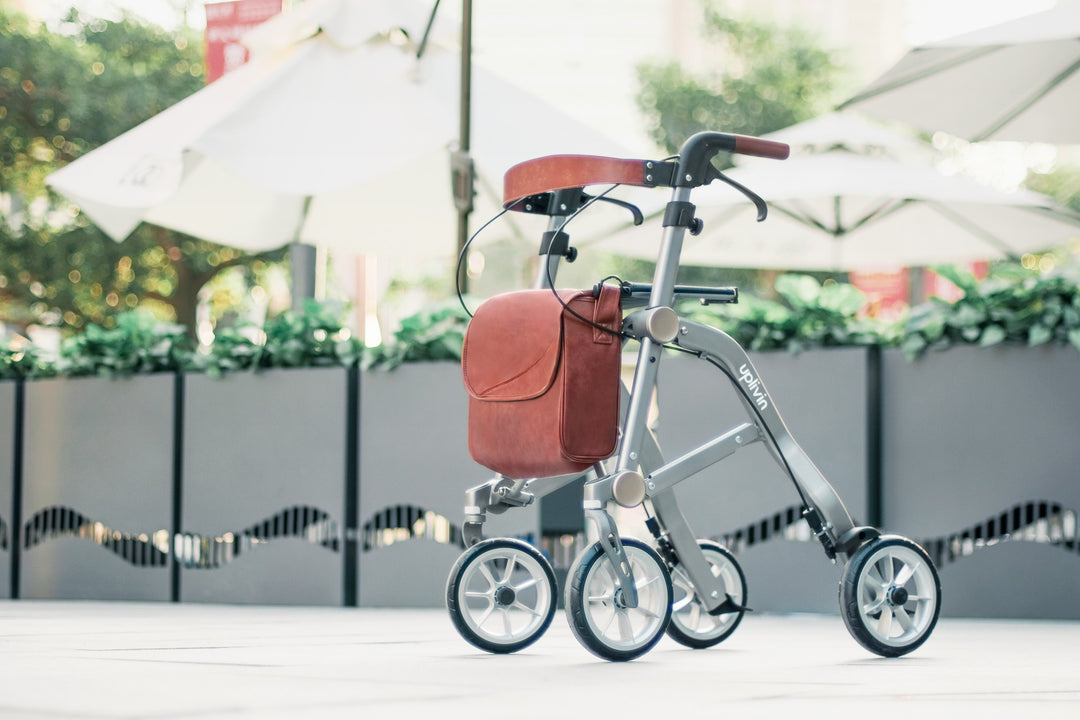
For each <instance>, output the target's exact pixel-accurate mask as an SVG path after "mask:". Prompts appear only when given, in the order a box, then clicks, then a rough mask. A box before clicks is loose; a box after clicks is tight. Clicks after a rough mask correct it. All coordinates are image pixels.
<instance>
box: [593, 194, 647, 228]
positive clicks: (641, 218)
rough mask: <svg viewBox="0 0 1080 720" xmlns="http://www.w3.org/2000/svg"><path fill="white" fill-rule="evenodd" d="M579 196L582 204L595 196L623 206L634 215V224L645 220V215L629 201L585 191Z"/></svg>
mask: <svg viewBox="0 0 1080 720" xmlns="http://www.w3.org/2000/svg"><path fill="white" fill-rule="evenodd" d="M581 198H582V204H584V203H585V202H587V201H589V200H592V199H594V198H595V199H597V200H603V201H604V202H609V203H611V204H612V205H618V206H619V207H621V208H625V209H627V210H629V211H630V214H631V215H633V216H634V224H635V225H640V224H641V223H643V222H645V216H644V215H642V214H641V210H640V209H638V206H637V205H633V204H631V203H628V202H626V201H625V200H619V199H618V198H612V197H607V196H601V197H596V196H594V195H590V194H588V193H585V192H583V193H581Z"/></svg>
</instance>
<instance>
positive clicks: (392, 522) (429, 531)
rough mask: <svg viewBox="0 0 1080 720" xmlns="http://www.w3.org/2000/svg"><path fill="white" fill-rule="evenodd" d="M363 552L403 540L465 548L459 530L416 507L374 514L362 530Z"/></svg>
mask: <svg viewBox="0 0 1080 720" xmlns="http://www.w3.org/2000/svg"><path fill="white" fill-rule="evenodd" d="M361 539H362V547H363V550H364V552H371V551H372V550H379V549H381V548H385V547H389V546H390V545H393V544H395V543H400V542H404V541H406V540H414V539H424V540H432V541H434V542H437V543H441V544H444V545H456V546H457V547H461V548H464V547H465V539H464V538H463V537H462V535H461V530H460V528H458V527H457V526H456V525H454V524H453V523H452V522H450V521H449V520H447V519H446V518H445V517H443V516H442V515H439V514H438V513H435V512H432V511H430V510H425V509H424V508H421V507H417V506H415V505H392V506H391V507H388V508H386V509H384V510H380V511H379V512H377V513H376V514H375V515H374V516H373V517H372V518H371V519H370V520H368V521H367V522H366V523H364V526H363V528H362V529H361Z"/></svg>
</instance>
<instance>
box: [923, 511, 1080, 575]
mask: <svg viewBox="0 0 1080 720" xmlns="http://www.w3.org/2000/svg"><path fill="white" fill-rule="evenodd" d="M1078 516H1080V514H1078V513H1077V511H1076V510H1073V509H1071V508H1065V507H1062V506H1061V504H1059V503H1056V502H1050V501H1048V500H1029V501H1027V502H1021V503H1017V504H1016V505H1013V506H1012V507H1011V508H1008V509H1006V510H1003V511H1002V512H1001V513H999V514H997V515H993V516H991V517H989V518H987V519H986V520H984V521H982V522H980V523H977V524H975V525H973V526H971V527H970V528H967V529H965V530H961V531H959V532H956V533H952V534H951V535H948V536H947V537H942V538H930V539H924V540H921V541H920V544H921V545H922V546H923V547H924V548H925V549H926V552H928V553H929V554H930V557H931V558H932V559H933V560H934V563H935V564H936V565H937V566H938V567H941V566H942V565H945V564H948V563H951V562H953V561H955V560H957V559H959V558H962V557H967V556H968V555H971V554H972V553H974V552H975V551H976V550H978V549H980V548H985V547H993V546H994V545H997V544H999V543H1002V542H1006V541H1020V542H1034V543H1041V544H1044V545H1052V546H1054V547H1060V548H1062V549H1063V550H1068V551H1069V552H1077V550H1078V549H1080V528H1078V527H1077V518H1078Z"/></svg>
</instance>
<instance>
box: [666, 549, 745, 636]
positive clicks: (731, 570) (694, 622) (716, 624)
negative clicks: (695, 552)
mask: <svg viewBox="0 0 1080 720" xmlns="http://www.w3.org/2000/svg"><path fill="white" fill-rule="evenodd" d="M698 546H699V547H700V548H701V552H702V554H703V555H704V556H705V560H706V562H708V563H709V568H710V569H711V570H712V574H713V575H714V576H716V577H718V578H720V580H721V581H722V582H723V584H724V591H725V592H726V593H727V595H728V597H729V598H730V599H731V602H732V604H733V606H734V608H735V609H733V610H731V611H730V612H724V613H721V614H718V615H711V614H709V611H708V610H706V609H705V605H704V603H702V601H701V598H700V597H698V595H697V592H696V589H695V588H694V583H693V582H692V581H691V580H690V576H689V575H687V574H686V571H685V570H683V568H682V567H681V566H680V565H676V566H675V568H674V569H673V570H672V572H671V584H672V586H673V587H674V589H675V601H674V602H673V603H672V604H671V605H672V606H671V624H670V625H668V629H667V634H668V636H669V637H671V638H672V639H673V640H675V641H676V642H678V643H680V644H682V645H685V646H686V647H691V648H699V649H700V648H708V647H712V646H713V645H718V644H719V643H721V642H723V641H724V640H726V639H727V638H728V636H729V635H731V633H733V632H735V628H737V627H738V626H739V622H740V621H742V618H743V614H744V613H745V612H746V576H745V575H744V574H743V571H742V568H741V567H740V566H739V563H738V562H737V561H736V560H735V557H734V556H733V555H732V554H731V553H730V552H728V551H727V549H725V548H724V546H722V545H719V544H717V543H714V542H711V541H709V540H699V541H698Z"/></svg>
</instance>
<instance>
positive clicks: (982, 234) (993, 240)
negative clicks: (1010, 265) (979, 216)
mask: <svg viewBox="0 0 1080 720" xmlns="http://www.w3.org/2000/svg"><path fill="white" fill-rule="evenodd" d="M927 205H928V206H930V207H932V208H934V209H935V210H937V211H938V212H939V213H940V214H942V215H944V216H945V217H946V218H948V219H949V220H952V221H953V222H954V223H956V224H957V225H959V226H960V227H962V228H964V229H965V230H967V231H968V232H970V233H971V234H972V235H974V236H976V237H979V238H982V239H983V241H985V242H986V244H987V245H989V246H990V247H992V248H994V249H995V250H997V251H998V252H1000V253H1001V254H1002V255H1004V256H1005V257H1006V258H1009V259H1011V260H1016V259H1018V258H1017V255H1016V253H1015V252H1013V249H1012V248H1011V247H1009V246H1008V245H1007V244H1006V243H1005V242H1003V241H1002V240H1000V239H998V237H997V236H996V235H994V234H993V233H990V232H988V231H987V230H984V229H983V228H981V227H979V226H978V225H976V224H975V223H973V222H971V221H970V220H968V219H967V218H966V217H964V216H963V215H960V214H959V213H957V212H956V211H955V210H953V209H952V208H949V207H946V206H945V205H941V204H940V203H936V202H928V203H927Z"/></svg>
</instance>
